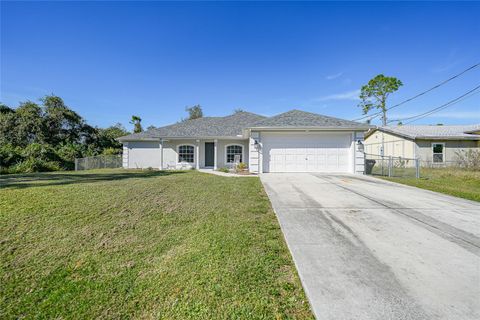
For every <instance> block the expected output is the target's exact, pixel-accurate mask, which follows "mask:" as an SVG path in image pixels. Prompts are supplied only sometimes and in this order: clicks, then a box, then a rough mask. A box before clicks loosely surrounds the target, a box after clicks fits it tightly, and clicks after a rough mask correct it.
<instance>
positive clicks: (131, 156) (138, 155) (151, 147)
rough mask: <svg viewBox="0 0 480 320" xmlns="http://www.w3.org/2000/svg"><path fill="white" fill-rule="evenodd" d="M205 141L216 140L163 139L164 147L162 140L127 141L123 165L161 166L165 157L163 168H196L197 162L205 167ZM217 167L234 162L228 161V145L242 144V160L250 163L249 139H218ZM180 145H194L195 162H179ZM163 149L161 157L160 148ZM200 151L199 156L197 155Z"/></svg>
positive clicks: (139, 166) (134, 167)
mask: <svg viewBox="0 0 480 320" xmlns="http://www.w3.org/2000/svg"><path fill="white" fill-rule="evenodd" d="M205 142H215V140H214V139H200V140H198V141H197V140H192V139H184V140H167V141H163V143H162V148H160V142H159V141H158V142H157V141H154V142H142V141H133V142H132V141H130V142H125V143H124V147H123V167H124V168H133V169H136V168H138V169H140V168H149V167H152V168H157V169H158V168H160V161H161V160H160V159H161V158H163V162H162V168H163V169H189V168H196V167H197V166H196V162H197V161H198V162H199V167H200V168H204V167H205ZM216 143H217V168H222V167H228V166H231V165H232V164H228V163H226V147H227V146H228V145H233V144H235V145H241V146H242V147H243V155H242V162H244V163H246V164H247V165H248V162H249V146H248V140H234V139H233V140H217V141H216ZM180 145H191V146H193V147H194V162H193V163H179V162H178V147H179V146H180ZM161 149H162V150H163V157H161V153H160V150H161ZM197 153H198V155H199V156H198V157H197Z"/></svg>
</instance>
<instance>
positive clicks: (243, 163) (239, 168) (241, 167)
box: [237, 162, 248, 171]
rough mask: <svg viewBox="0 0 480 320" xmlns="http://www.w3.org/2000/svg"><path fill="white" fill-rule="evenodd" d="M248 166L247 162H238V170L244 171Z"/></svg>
mask: <svg viewBox="0 0 480 320" xmlns="http://www.w3.org/2000/svg"><path fill="white" fill-rule="evenodd" d="M247 168H248V166H247V164H246V163H245V162H240V163H239V164H237V170H239V171H243V170H245V169H247Z"/></svg>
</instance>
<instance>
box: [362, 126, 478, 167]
mask: <svg viewBox="0 0 480 320" xmlns="http://www.w3.org/2000/svg"><path fill="white" fill-rule="evenodd" d="M382 145H383V155H384V156H392V157H402V158H411V159H417V158H418V159H420V161H421V164H422V165H447V164H451V163H453V162H455V158H456V154H457V152H464V151H467V150H472V149H473V150H480V124H477V125H418V126H416V125H400V126H385V127H378V128H374V129H371V130H370V131H368V132H367V134H366V135H365V147H364V148H365V153H367V158H368V157H369V156H368V155H381V154H382Z"/></svg>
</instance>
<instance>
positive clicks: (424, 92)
mask: <svg viewBox="0 0 480 320" xmlns="http://www.w3.org/2000/svg"><path fill="white" fill-rule="evenodd" d="M478 66H480V62H479V63H477V64H474V65H473V66H471V67H469V68H467V69H465V70H463V71H462V72H460V73H458V74H456V75H454V76H452V77H450V78H448V79H447V80H444V81H442V82H440V83H439V84H437V85H435V86H433V87H431V88H430V89H428V90H425V91H423V92H421V93H419V94H417V95H415V96H413V97H411V98H408V99H407V100H404V101H402V102H400V103H398V104H396V105H394V106H391V107H389V108H387V109H386V110H391V109H393V108H396V107H399V106H401V105H403V104H405V103H407V102H410V101H412V100H413V99H416V98H418V97H421V96H423V95H425V94H427V93H429V92H430V91H433V90H435V89H437V88H438V87H441V86H443V85H444V84H446V83H447V82H450V81H452V80H454V79H456V78H458V77H460V76H461V75H463V74H464V73H466V72H468V71H470V70H472V69H475V68H476V67H478ZM382 113H383V112H382V111H378V112H375V113H373V114H370V115H366V116H363V117H360V118H357V119H354V120H352V121H359V120H363V119H367V118H370V119H369V120H372V119H374V118H376V117H378V116H379V115H381V114H382Z"/></svg>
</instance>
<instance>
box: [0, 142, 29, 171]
mask: <svg viewBox="0 0 480 320" xmlns="http://www.w3.org/2000/svg"><path fill="white" fill-rule="evenodd" d="M23 159H24V157H23V156H22V149H21V148H20V147H14V146H13V145H11V144H5V145H2V146H0V167H1V168H7V167H10V166H13V165H15V164H17V163H19V162H22V160H23Z"/></svg>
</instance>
